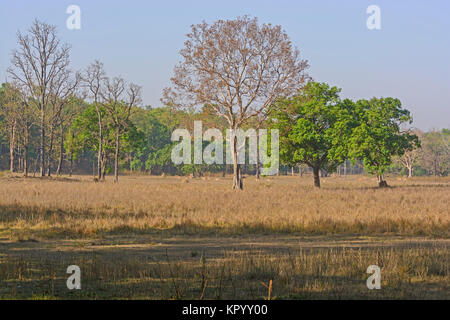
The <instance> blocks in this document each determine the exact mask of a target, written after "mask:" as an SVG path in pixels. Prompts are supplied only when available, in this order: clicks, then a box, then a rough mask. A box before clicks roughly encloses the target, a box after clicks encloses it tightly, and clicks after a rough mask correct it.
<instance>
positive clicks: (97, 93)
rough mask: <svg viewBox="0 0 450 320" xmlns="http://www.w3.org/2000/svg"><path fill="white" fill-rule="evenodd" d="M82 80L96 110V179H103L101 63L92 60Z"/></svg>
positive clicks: (103, 74) (103, 87)
mask: <svg viewBox="0 0 450 320" xmlns="http://www.w3.org/2000/svg"><path fill="white" fill-rule="evenodd" d="M83 81H84V82H85V84H86V87H87V89H88V91H89V96H90V97H91V98H92V102H93V104H94V106H95V110H96V112H97V121H98V154H97V177H98V180H99V181H100V180H103V179H104V174H103V172H104V170H103V168H104V167H105V165H106V159H105V157H104V154H105V153H104V152H103V143H104V141H103V140H104V139H103V114H102V111H101V109H100V104H99V103H100V99H101V93H102V91H104V90H105V81H106V73H105V70H104V67H103V63H101V62H100V61H99V60H96V61H94V62H93V63H92V64H91V65H90V66H89V67H88V68H87V70H86V72H85V74H84V77H83Z"/></svg>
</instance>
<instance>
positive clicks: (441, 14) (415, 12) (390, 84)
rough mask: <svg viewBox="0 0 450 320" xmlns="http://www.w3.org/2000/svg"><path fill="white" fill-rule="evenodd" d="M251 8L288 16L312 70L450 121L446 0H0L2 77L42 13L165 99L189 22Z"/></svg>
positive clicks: (355, 94) (79, 53)
mask: <svg viewBox="0 0 450 320" xmlns="http://www.w3.org/2000/svg"><path fill="white" fill-rule="evenodd" d="M72 4H74V5H78V6H80V8H81V30H68V29H67V28H66V20H67V18H68V17H69V15H68V14H66V9H67V7H68V6H69V5H72ZM372 4H375V5H378V6H379V7H380V9H381V30H372V31H371V30H368V29H367V27H366V20H367V18H368V16H369V15H368V14H366V9H367V7H368V6H369V5H372ZM245 14H247V15H250V16H255V17H258V18H259V20H260V22H270V23H272V24H280V25H282V26H283V28H284V29H285V30H286V31H287V33H288V34H289V36H290V37H291V40H292V42H293V43H294V44H295V45H296V46H297V47H298V48H299V49H300V51H301V53H302V56H303V58H305V59H307V60H309V63H310V65H311V67H310V74H311V75H312V77H313V78H314V79H315V80H317V81H325V82H328V83H330V84H332V85H336V86H339V87H341V88H342V89H343V90H342V96H343V97H349V98H352V99H358V98H371V97H373V96H376V97H381V96H393V97H397V98H399V99H401V101H402V102H403V105H404V106H405V107H406V108H407V109H409V110H411V111H412V114H413V117H414V126H416V127H419V128H421V129H424V130H428V129H432V128H437V129H440V128H443V127H447V128H449V127H450V120H449V119H450V60H449V59H450V1H448V0H441V1H437V0H435V1H425V0H423V1H417V0H416V1H413V0H403V1H401V0H387V1H380V0H371V1H364V0H353V1H350V0H348V1H342V0H341V1H336V0H330V1H324V0H315V1H313V0H310V1H302V0H296V1H295V0H291V1H288V0H283V1H279V0H278V1H269V0H254V1H253V0H252V1H250V0H239V1H235V0H224V1H213V0H209V1H194V0H190V1H170V0H166V1H149V0H147V1H144V0H141V1H138V0H128V1H125V0H123V1H113V0H94V1H93V0H91V1H87V0H86V1H82V0H78V1H76V0H71V1H65V0H63V1H62V0H53V1H50V0H34V1H30V0H29V1H23V0H14V1H13V0H8V1H6V0H0V39H1V45H0V49H1V50H0V81H4V80H5V78H6V73H5V70H6V68H7V67H8V66H9V62H10V53H11V50H12V49H13V48H14V47H15V45H16V32H17V30H21V31H25V30H26V29H28V28H29V26H30V24H31V22H32V21H33V19H34V18H38V19H40V20H43V21H45V22H48V23H51V24H55V25H57V26H58V28H59V32H60V36H61V38H62V39H63V40H64V41H65V42H68V43H70V44H71V45H72V51H71V59H72V66H73V68H74V69H84V68H85V67H86V66H87V65H88V64H89V63H90V62H92V61H93V60H94V59H100V60H101V61H102V62H104V63H105V67H106V71H107V73H108V74H109V75H111V76H114V75H122V76H123V77H124V78H125V79H127V80H130V81H133V82H135V83H137V84H140V85H142V86H143V98H144V103H145V104H150V105H152V106H155V107H156V106H160V105H161V103H160V101H159V99H160V97H161V91H162V89H163V88H164V87H166V86H168V85H169V84H170V82H169V79H170V77H171V74H172V69H173V67H174V65H175V64H176V63H177V62H178V61H179V60H180V57H179V54H178V52H179V50H180V49H181V48H182V47H183V42H184V40H185V35H186V33H188V32H189V30H190V25H191V24H196V23H200V22H201V21H202V20H206V21H207V22H214V21H215V20H216V19H229V18H235V17H237V16H242V15H245Z"/></svg>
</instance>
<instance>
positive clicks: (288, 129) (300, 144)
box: [269, 82, 353, 187]
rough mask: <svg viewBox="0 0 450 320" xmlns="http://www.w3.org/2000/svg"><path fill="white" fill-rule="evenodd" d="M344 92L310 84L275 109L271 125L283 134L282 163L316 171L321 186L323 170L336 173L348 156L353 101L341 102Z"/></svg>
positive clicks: (324, 85)
mask: <svg viewBox="0 0 450 320" xmlns="http://www.w3.org/2000/svg"><path fill="white" fill-rule="evenodd" d="M339 92H340V89H338V88H336V87H330V86H329V85H328V84H326V83H317V82H309V83H308V84H307V85H306V86H305V87H304V88H303V89H302V90H301V91H300V92H299V93H298V94H297V95H296V96H293V97H292V98H287V99H282V100H280V101H278V102H277V103H276V104H275V105H274V106H272V111H271V113H270V118H269V125H270V127H271V128H275V129H278V130H279V132H280V160H281V161H282V163H284V164H286V165H289V166H291V167H293V166H296V165H299V164H306V165H308V166H309V167H311V168H312V169H313V174H314V186H316V187H320V175H319V173H320V170H321V169H322V170H326V171H327V172H333V171H334V170H336V168H337V166H338V165H339V164H341V163H342V162H343V161H344V160H345V159H346V155H347V148H346V147H347V139H348V137H349V136H350V129H351V127H352V124H353V122H352V118H351V109H352V107H353V103H352V102H351V101H350V100H344V101H341V100H340V99H339Z"/></svg>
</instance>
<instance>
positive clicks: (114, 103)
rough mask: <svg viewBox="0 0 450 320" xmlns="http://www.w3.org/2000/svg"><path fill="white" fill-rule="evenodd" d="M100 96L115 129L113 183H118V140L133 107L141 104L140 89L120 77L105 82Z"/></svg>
mask: <svg viewBox="0 0 450 320" xmlns="http://www.w3.org/2000/svg"><path fill="white" fill-rule="evenodd" d="M102 96H103V101H104V102H103V106H104V108H105V110H106V112H107V113H108V114H109V116H110V119H111V121H112V123H113V124H114V128H115V152H114V182H118V181H119V153H120V140H121V136H122V135H123V134H124V133H125V132H126V129H127V128H128V126H129V119H130V115H131V111H132V109H133V107H135V106H136V105H137V104H139V103H140V102H141V87H139V86H137V85H135V84H133V83H130V84H127V83H126V82H125V80H124V79H122V78H121V77H115V78H113V79H112V80H111V79H107V80H106V89H105V92H102Z"/></svg>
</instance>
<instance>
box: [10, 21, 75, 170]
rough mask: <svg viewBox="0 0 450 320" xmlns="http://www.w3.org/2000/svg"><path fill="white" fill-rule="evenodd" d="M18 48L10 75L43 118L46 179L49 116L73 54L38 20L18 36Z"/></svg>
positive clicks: (52, 28) (42, 153)
mask: <svg viewBox="0 0 450 320" xmlns="http://www.w3.org/2000/svg"><path fill="white" fill-rule="evenodd" d="M17 45H18V48H17V49H15V50H14V51H13V53H12V58H11V64H12V66H11V67H10V68H8V73H9V75H10V76H11V78H12V80H13V82H16V83H18V84H19V85H20V86H22V87H23V89H24V90H26V95H27V96H29V97H30V98H31V99H32V101H33V102H34V104H35V107H36V108H37V110H38V112H39V114H40V121H39V125H40V146H39V153H40V175H41V176H44V175H45V147H46V134H45V128H46V121H47V119H46V116H47V115H48V109H49V99H50V97H51V96H52V93H54V89H55V88H54V87H53V86H54V85H55V83H57V79H58V78H60V77H61V74H64V73H65V72H67V69H68V67H69V63H70V59H69V50H70V47H69V45H67V44H62V43H61V41H60V39H59V37H58V34H57V30H56V27H55V26H53V25H49V24H47V23H44V22H41V21H38V20H35V21H34V22H33V24H32V26H31V28H30V29H29V30H28V32H27V33H25V34H22V33H21V32H20V31H19V32H18V33H17Z"/></svg>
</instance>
